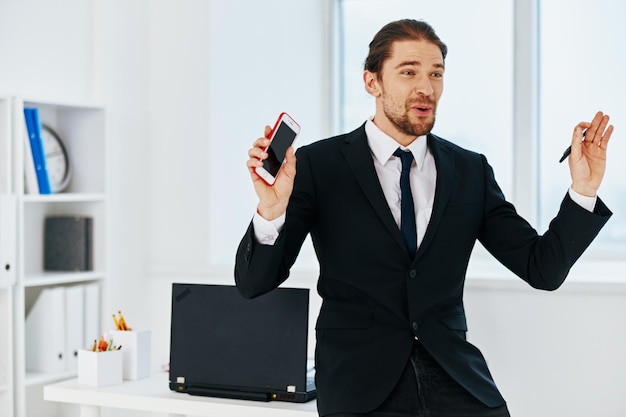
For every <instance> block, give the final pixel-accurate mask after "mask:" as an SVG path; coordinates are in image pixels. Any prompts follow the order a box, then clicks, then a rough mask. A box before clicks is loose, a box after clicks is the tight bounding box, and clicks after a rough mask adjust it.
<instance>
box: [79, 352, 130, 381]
mask: <svg viewBox="0 0 626 417" xmlns="http://www.w3.org/2000/svg"><path fill="white" fill-rule="evenodd" d="M78 383H79V384H84V385H90V386H92V387H103V386H107V385H115V384H121V383H122V351H121V350H109V351H106V352H93V351H91V350H86V349H81V350H79V351H78Z"/></svg>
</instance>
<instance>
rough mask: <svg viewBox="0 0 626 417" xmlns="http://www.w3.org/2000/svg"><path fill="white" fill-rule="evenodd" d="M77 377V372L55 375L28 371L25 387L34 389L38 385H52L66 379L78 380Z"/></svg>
mask: <svg viewBox="0 0 626 417" xmlns="http://www.w3.org/2000/svg"><path fill="white" fill-rule="evenodd" d="M77 375H78V372H77V371H76V370H73V371H69V370H68V371H61V372H53V373H44V372H32V371H26V375H25V385H26V386H27V387H33V386H36V385H44V384H51V383H53V382H58V381H63V380H65V379H70V378H76V376H77Z"/></svg>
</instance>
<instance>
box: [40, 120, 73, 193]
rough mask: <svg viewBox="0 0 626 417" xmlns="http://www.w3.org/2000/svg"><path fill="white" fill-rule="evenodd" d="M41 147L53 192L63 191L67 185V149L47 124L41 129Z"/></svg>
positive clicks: (68, 167)
mask: <svg viewBox="0 0 626 417" xmlns="http://www.w3.org/2000/svg"><path fill="white" fill-rule="evenodd" d="M41 138H42V139H43V148H44V153H45V157H46V169H47V170H48V178H49V179H50V189H51V190H52V192H53V193H55V192H59V191H63V190H64V189H65V188H67V186H68V185H69V180H70V163H69V162H70V161H69V158H68V155H67V150H66V149H65V146H64V144H63V142H62V141H61V139H60V138H59V136H58V135H57V134H56V133H55V132H54V131H53V130H52V129H50V128H49V127H48V126H43V127H42V129H41Z"/></svg>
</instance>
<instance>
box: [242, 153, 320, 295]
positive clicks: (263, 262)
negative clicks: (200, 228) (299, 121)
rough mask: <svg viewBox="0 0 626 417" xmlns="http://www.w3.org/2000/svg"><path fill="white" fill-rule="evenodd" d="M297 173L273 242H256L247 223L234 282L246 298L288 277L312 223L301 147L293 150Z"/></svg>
mask: <svg viewBox="0 0 626 417" xmlns="http://www.w3.org/2000/svg"><path fill="white" fill-rule="evenodd" d="M296 155H297V158H298V162H297V173H296V179H295V183H294V190H293V193H292V195H291V198H290V200H289V205H288V207H287V213H286V216H285V224H284V226H283V228H282V230H281V231H280V233H279V235H278V238H277V239H276V241H275V242H274V244H273V245H263V244H261V243H259V242H258V241H257V239H256V237H255V234H254V225H253V223H252V222H251V223H250V225H249V226H248V229H247V231H246V233H245V234H244V236H243V238H242V240H241V242H240V243H239V247H238V248H237V254H236V257H235V283H236V285H237V288H238V289H239V292H240V293H241V294H242V295H243V296H244V297H246V298H253V297H257V296H259V295H262V294H265V293H267V292H270V291H272V290H273V289H275V288H277V287H278V286H279V285H280V284H282V283H283V282H284V281H285V280H286V279H287V278H288V277H289V270H290V268H291V266H292V265H293V264H294V262H295V260H296V258H297V257H298V254H299V253H300V249H301V248H302V244H303V243H304V239H305V238H306V236H307V234H308V233H309V230H310V228H311V224H312V213H313V211H314V209H313V208H314V207H315V204H314V199H313V198H312V195H313V193H312V191H311V190H312V189H313V187H312V176H311V170H310V164H309V163H308V159H307V156H306V153H305V148H304V147H303V148H300V149H299V150H298V152H297V154H296Z"/></svg>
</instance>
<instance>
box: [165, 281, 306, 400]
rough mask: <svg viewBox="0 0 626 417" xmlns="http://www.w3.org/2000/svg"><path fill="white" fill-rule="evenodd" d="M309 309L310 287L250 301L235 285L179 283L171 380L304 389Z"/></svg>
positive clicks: (175, 298) (174, 300) (174, 293)
mask: <svg viewBox="0 0 626 417" xmlns="http://www.w3.org/2000/svg"><path fill="white" fill-rule="evenodd" d="M308 305H309V290H308V289H296V288H278V289H276V290H274V291H272V292H270V293H268V294H266V295H263V296H260V297H258V298H255V299H253V300H247V299H244V298H243V297H242V296H241V295H240V294H239V292H238V290H237V288H236V287H235V286H227V285H226V286H225V285H201V284H177V283H175V284H173V287H172V317H171V319H172V322H171V340H170V381H171V382H176V381H177V380H178V381H181V379H180V378H181V377H182V378H183V380H184V381H185V384H187V385H191V386H193V385H197V386H205V387H229V388H233V389H240V390H247V389H250V390H251V391H255V390H264V389H271V390H282V391H284V390H285V389H286V388H287V387H296V389H297V391H304V390H305V388H306V366H307V337H308V315H309V308H308ZM292 389H293V388H292Z"/></svg>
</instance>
